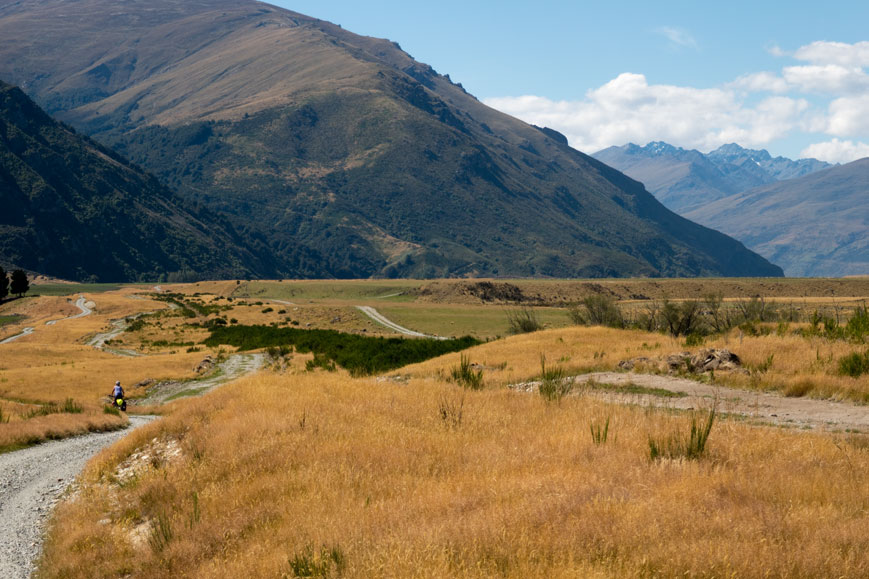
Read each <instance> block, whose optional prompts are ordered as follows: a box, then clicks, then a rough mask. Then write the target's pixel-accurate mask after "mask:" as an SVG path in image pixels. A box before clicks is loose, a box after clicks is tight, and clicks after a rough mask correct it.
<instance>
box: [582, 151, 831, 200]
mask: <svg viewBox="0 0 869 579" xmlns="http://www.w3.org/2000/svg"><path fill="white" fill-rule="evenodd" d="M592 156H593V157H594V158H596V159H598V160H600V161H603V162H604V163H607V164H608V165H611V166H613V167H615V168H616V169H619V170H620V171H624V172H625V173H627V174H628V175H630V176H631V177H633V178H634V179H637V180H638V181H640V182H642V183H643V184H644V185H645V186H646V187H647V189H648V190H649V192H651V193H652V194H653V195H655V197H657V198H658V200H660V201H661V202H662V203H664V205H666V206H667V207H668V208H670V209H672V210H673V211H676V212H677V213H680V214H686V213H688V212H690V211H692V210H694V209H697V208H699V207H701V206H703V205H705V204H707V203H710V202H713V201H716V200H718V199H721V198H723V197H727V196H729V195H734V194H737V193H740V192H742V191H746V190H748V189H751V188H754V187H760V186H763V185H768V184H770V183H775V182H776V181H780V180H785V179H792V178H796V177H801V176H803V175H808V174H811V173H813V172H815V171H819V170H821V169H824V168H827V167H830V166H831V165H830V164H829V163H825V162H823V161H818V160H817V159H798V160H796V161H793V160H791V159H788V158H786V157H773V156H772V155H770V154H769V152H768V151H766V150H764V149H761V150H754V149H746V148H744V147H741V146H740V145H737V144H736V143H729V144H725V145H722V146H720V147H719V148H717V149H715V150H714V151H710V152H709V153H707V154H704V153H701V152H700V151H697V150H696V149H683V148H681V147H674V146H673V145H670V144H668V143H665V142H662V141H652V142H650V143H648V144H647V145H645V146H644V147H641V146H639V145H636V144H634V143H628V144H627V145H622V146H614V147H609V148H606V149H603V150H601V151H598V152H596V153H594V154H593V155H592Z"/></svg>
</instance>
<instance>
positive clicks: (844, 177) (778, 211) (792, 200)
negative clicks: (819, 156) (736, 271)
mask: <svg viewBox="0 0 869 579" xmlns="http://www.w3.org/2000/svg"><path fill="white" fill-rule="evenodd" d="M686 216H687V217H689V218H691V219H695V220H697V221H698V222H700V223H703V224H706V225H708V226H709V227H715V228H716V229H720V230H721V231H724V232H726V233H728V234H730V235H733V236H734V237H736V238H737V239H740V240H742V241H743V243H745V244H746V245H748V246H749V247H751V248H753V249H755V251H757V252H758V253H760V254H761V255H763V256H764V257H766V258H767V259H770V260H772V261H774V262H775V263H778V264H781V265H782V266H783V267H784V270H785V273H786V274H787V275H789V276H813V277H823V276H845V275H866V274H867V273H869V158H867V159H861V160H859V161H854V162H853V163H848V164H847V165H841V166H836V167H830V168H827V169H823V170H821V171H817V172H814V173H811V174H809V175H806V176H804V177H800V178H797V179H790V180H787V181H779V182H776V183H773V184H771V185H766V186H763V187H758V188H754V189H750V190H749V191H745V192H742V193H738V194H736V195H731V196H729V197H725V198H723V199H720V200H718V201H715V202H712V203H710V204H708V205H705V206H703V207H700V208H698V209H695V210H693V211H690V212H688V213H687V214H686Z"/></svg>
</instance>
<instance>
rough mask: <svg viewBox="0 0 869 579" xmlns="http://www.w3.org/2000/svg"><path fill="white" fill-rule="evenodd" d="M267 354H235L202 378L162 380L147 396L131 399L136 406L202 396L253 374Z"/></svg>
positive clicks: (260, 366)
mask: <svg viewBox="0 0 869 579" xmlns="http://www.w3.org/2000/svg"><path fill="white" fill-rule="evenodd" d="M264 362H265V356H263V355H262V354H233V355H232V356H230V357H229V358H227V360H226V361H225V362H223V363H221V364H218V366H217V368H216V370H215V371H214V372H213V373H212V374H210V375H209V376H206V377H205V378H202V379H197V380H188V381H185V382H161V383H160V384H157V385H155V386H153V387H151V388H149V389H148V395H147V396H146V397H145V398H138V399H136V400H131V401H130V404H131V405H135V406H150V405H153V404H163V403H165V402H169V401H171V400H175V399H177V398H184V397H187V396H200V395H202V394H205V393H206V392H210V391H212V390H214V389H215V388H217V387H218V386H222V385H224V384H226V383H227V382H231V381H233V380H236V379H238V378H241V377H242V376H245V375H247V374H252V373H254V372H256V371H257V370H259V369H260V368H262V365H263V363H264Z"/></svg>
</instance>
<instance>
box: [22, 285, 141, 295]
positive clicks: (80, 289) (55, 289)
mask: <svg viewBox="0 0 869 579" xmlns="http://www.w3.org/2000/svg"><path fill="white" fill-rule="evenodd" d="M121 287H139V288H145V287H148V286H147V285H145V284H123V285H121V284H114V283H41V284H35V285H32V286H31V287H30V292H29V293H30V294H33V295H40V296H71V295H78V294H84V293H87V294H100V293H105V292H110V291H116V290H119V289H121Z"/></svg>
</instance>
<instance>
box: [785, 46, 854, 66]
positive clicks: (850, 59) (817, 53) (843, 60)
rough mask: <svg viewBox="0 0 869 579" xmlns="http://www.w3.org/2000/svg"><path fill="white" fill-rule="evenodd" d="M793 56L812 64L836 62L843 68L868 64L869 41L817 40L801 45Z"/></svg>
mask: <svg viewBox="0 0 869 579" xmlns="http://www.w3.org/2000/svg"><path fill="white" fill-rule="evenodd" d="M794 58H796V59H797V60H803V61H806V62H811V63H813V64H837V65H839V66H841V67H844V68H854V67H859V68H862V67H866V66H869V42H866V41H864V42H856V43H854V44H847V43H844V42H825V41H818V42H812V43H811V44H807V45H806V46H802V47H800V48H799V49H797V51H796V52H794Z"/></svg>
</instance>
